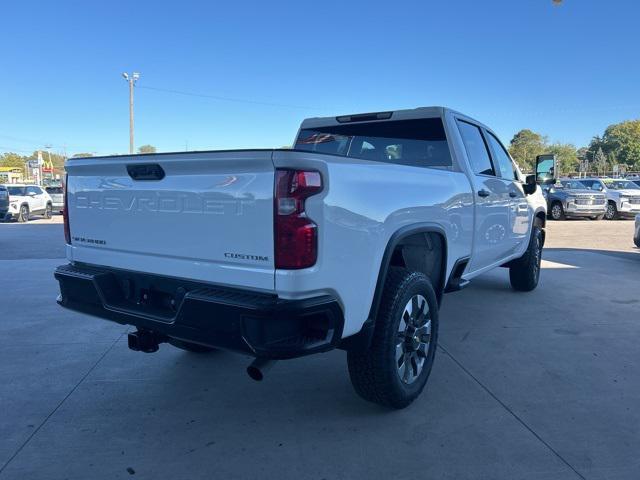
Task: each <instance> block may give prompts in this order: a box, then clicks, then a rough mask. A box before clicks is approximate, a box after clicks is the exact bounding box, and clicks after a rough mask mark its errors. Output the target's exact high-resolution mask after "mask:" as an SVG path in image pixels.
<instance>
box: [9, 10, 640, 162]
mask: <svg viewBox="0 0 640 480" xmlns="http://www.w3.org/2000/svg"><path fill="white" fill-rule="evenodd" d="M2 17H3V22H2V23H3V28H2V30H3V41H2V42H1V45H0V59H1V60H0V61H1V64H0V65H2V68H0V152H3V151H17V152H19V153H26V152H31V151H33V150H34V149H36V148H41V147H42V146H43V145H44V143H50V144H53V150H55V151H61V150H62V149H63V147H65V146H66V151H67V153H69V154H73V153H76V152H86V151H89V152H96V153H98V154H110V153H122V152H126V151H127V150H128V93H127V85H126V83H125V81H124V80H123V79H122V77H121V76H120V75H121V72H124V71H129V72H131V71H134V70H135V71H139V72H141V78H140V81H139V83H138V88H136V144H137V145H141V144H143V143H151V144H153V145H156V146H157V147H158V149H159V150H161V151H170V150H184V149H185V147H186V146H188V148H189V149H215V148H242V147H244V148H251V147H278V146H283V145H288V144H290V143H291V140H292V137H293V135H294V134H295V132H296V129H297V125H298V124H299V122H300V121H301V120H302V119H303V118H304V117H308V116H325V115H337V114H346V113H354V112H366V111H377V110H388V109H399V108H412V107H416V106H426V105H446V106H450V107H452V108H455V109H458V110H460V111H463V112H465V113H467V114H469V115H471V116H474V117H476V118H478V119H479V120H481V121H484V122H485V123H487V124H488V125H490V126H491V127H493V128H494V129H495V130H496V131H497V132H498V134H499V135H500V136H501V138H502V139H503V141H505V142H508V141H509V140H510V139H511V137H512V136H513V134H514V133H515V132H516V131H518V130H520V129H522V128H531V129H533V130H535V131H539V132H541V133H543V134H546V135H548V136H549V138H550V139H551V140H552V141H553V140H558V141H563V142H571V143H574V144H576V145H578V146H581V145H583V144H586V143H587V142H588V141H589V139H590V138H591V136H593V135H595V134H601V133H602V131H603V130H604V128H606V126H607V125H609V124H611V123H615V122H619V121H622V120H626V119H632V118H640V113H639V111H640V62H638V53H639V51H638V40H637V33H636V32H637V22H638V20H640V2H637V1H632V0H608V1H603V0H565V1H564V4H563V5H561V6H553V4H552V0H495V1H492V0H486V1H481V0H440V1H435V0H422V1H402V0H396V1H394V2H375V1H364V2H356V1H347V0H343V1H341V2H338V1H336V2H334V1H322V2H308V3H307V2H301V1H297V2H278V1H275V0H274V1H262V2H246V1H242V0H236V1H224V2H222V1H220V2H211V1H210V2H196V1H189V0H182V1H180V2H161V1H157V0H156V1H154V2H148V1H141V0H137V1H131V0H130V1H126V2H120V1H109V2H86V1H85V2H80V1H78V2H69V1H56V2H50V1H46V2H45V1H43V2H31V1H28V0H25V1H22V2H9V3H5V5H3V7H2ZM153 88H155V89H167V90H175V91H182V92H189V93H196V94H204V95H210V96H217V97H226V98H233V99H240V100H246V101H248V102H235V101H225V100H220V99H215V98H208V97H196V96H188V95H180V94H176V93H169V92H165V91H159V90H154V89H153ZM251 102H256V103H251Z"/></svg>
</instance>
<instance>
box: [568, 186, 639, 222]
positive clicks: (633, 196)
mask: <svg viewBox="0 0 640 480" xmlns="http://www.w3.org/2000/svg"><path fill="white" fill-rule="evenodd" d="M580 183H582V184H584V185H586V186H587V187H589V188H590V189H591V190H595V191H597V192H603V193H604V194H605V195H606V197H607V211H606V212H605V214H604V218H606V219H607V220H615V219H617V218H620V217H626V218H629V217H633V216H635V215H636V214H637V213H639V212H640V187H639V186H638V185H636V183H635V182H633V181H631V180H625V179H614V178H583V179H580Z"/></svg>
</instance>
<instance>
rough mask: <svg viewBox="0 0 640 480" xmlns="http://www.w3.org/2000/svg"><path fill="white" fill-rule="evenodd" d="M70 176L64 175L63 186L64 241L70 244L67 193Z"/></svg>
mask: <svg viewBox="0 0 640 480" xmlns="http://www.w3.org/2000/svg"><path fill="white" fill-rule="evenodd" d="M68 179H69V176H68V175H66V176H65V177H64V185H62V188H63V190H64V206H63V207H62V218H63V220H64V241H65V242H67V244H68V245H71V229H70V228H69V202H68V195H67V184H68V183H67V181H68Z"/></svg>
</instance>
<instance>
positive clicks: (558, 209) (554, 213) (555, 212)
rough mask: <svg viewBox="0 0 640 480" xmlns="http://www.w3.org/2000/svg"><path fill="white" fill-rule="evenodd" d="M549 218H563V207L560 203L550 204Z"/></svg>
mask: <svg viewBox="0 0 640 480" xmlns="http://www.w3.org/2000/svg"><path fill="white" fill-rule="evenodd" d="M551 218H553V219H554V220H564V218H565V216H564V208H562V203H560V202H554V203H553V205H551Z"/></svg>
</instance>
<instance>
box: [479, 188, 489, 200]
mask: <svg viewBox="0 0 640 480" xmlns="http://www.w3.org/2000/svg"><path fill="white" fill-rule="evenodd" d="M478 195H479V196H481V197H482V198H484V197H488V196H489V195H491V193H489V191H488V190H484V189H482V190H478Z"/></svg>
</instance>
